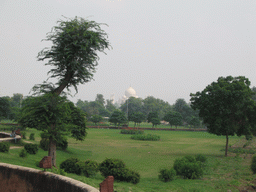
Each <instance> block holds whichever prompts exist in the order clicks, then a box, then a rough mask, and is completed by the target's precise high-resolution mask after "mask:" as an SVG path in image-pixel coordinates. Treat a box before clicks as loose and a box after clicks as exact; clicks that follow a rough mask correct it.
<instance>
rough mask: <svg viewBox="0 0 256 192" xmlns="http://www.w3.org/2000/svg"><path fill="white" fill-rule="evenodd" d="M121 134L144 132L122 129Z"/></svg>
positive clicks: (141, 132)
mask: <svg viewBox="0 0 256 192" xmlns="http://www.w3.org/2000/svg"><path fill="white" fill-rule="evenodd" d="M120 133H121V134H132V135H133V134H143V133H144V131H142V130H133V129H122V130H121V132H120Z"/></svg>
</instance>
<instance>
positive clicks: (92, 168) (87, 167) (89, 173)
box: [76, 160, 99, 177]
mask: <svg viewBox="0 0 256 192" xmlns="http://www.w3.org/2000/svg"><path fill="white" fill-rule="evenodd" d="M76 164H77V165H78V166H79V168H80V169H81V173H82V174H84V175H85V176H86V177H93V176H95V175H96V173H97V172H98V171H99V164H98V163H97V162H96V161H92V160H87V161H85V162H82V161H79V162H77V163H76Z"/></svg>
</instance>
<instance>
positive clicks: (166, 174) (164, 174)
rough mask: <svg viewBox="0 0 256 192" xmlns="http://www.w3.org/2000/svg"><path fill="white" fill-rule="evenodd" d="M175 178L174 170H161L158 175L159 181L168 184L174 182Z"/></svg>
mask: <svg viewBox="0 0 256 192" xmlns="http://www.w3.org/2000/svg"><path fill="white" fill-rule="evenodd" d="M175 177H176V171H175V169H173V168H171V169H161V170H160V172H159V175H158V178H159V179H160V180H161V181H164V182H168V181H172V180H174V179H175Z"/></svg>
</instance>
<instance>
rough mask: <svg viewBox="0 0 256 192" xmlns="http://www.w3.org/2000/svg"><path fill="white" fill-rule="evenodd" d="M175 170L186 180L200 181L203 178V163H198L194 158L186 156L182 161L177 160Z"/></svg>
mask: <svg viewBox="0 0 256 192" xmlns="http://www.w3.org/2000/svg"><path fill="white" fill-rule="evenodd" d="M173 168H174V169H175V171H176V173H177V175H181V176H183V178H185V179H198V178H200V177H201V176H203V168H202V163H201V162H200V161H196V159H195V158H194V157H193V156H185V157H183V158H181V159H176V160H175V161H174V165H173Z"/></svg>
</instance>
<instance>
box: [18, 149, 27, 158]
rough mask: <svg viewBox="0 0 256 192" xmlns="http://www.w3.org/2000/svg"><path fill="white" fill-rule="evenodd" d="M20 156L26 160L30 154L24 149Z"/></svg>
mask: <svg viewBox="0 0 256 192" xmlns="http://www.w3.org/2000/svg"><path fill="white" fill-rule="evenodd" d="M19 156H20V157H23V158H24V157H27V156H28V153H27V151H26V150H25V149H22V150H21V151H20V153H19Z"/></svg>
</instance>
